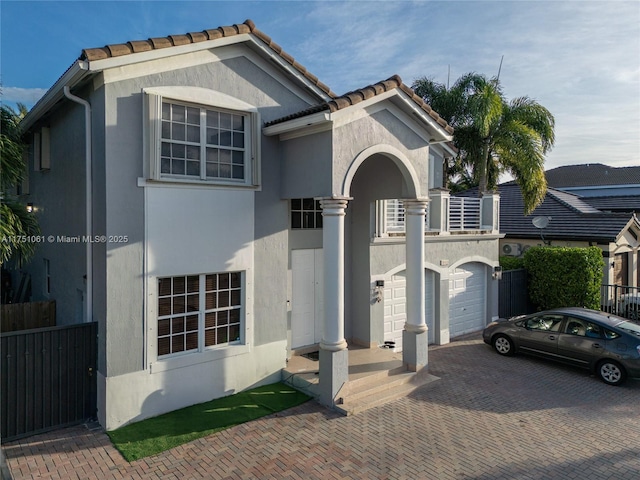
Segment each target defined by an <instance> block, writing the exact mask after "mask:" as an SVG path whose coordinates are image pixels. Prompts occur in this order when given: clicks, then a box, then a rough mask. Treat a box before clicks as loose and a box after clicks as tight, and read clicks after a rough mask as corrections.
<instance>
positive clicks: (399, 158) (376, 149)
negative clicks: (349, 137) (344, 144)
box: [341, 144, 421, 198]
mask: <svg viewBox="0 0 640 480" xmlns="http://www.w3.org/2000/svg"><path fill="white" fill-rule="evenodd" d="M376 153H380V154H383V155H385V156H386V157H388V158H390V159H391V160H392V161H393V163H395V164H396V166H397V167H398V168H399V170H400V172H401V173H402V176H403V177H405V178H404V179H405V182H406V183H407V187H408V188H409V192H408V194H409V196H411V197H416V198H419V197H420V193H421V192H420V180H419V177H418V174H417V172H416V170H415V168H414V167H413V165H412V164H411V162H410V161H409V159H408V158H407V157H406V156H405V155H404V154H403V153H402V152H401V151H400V150H398V149H397V148H395V147H392V146H391V145H386V144H378V145H372V146H371V147H367V148H365V149H364V150H362V151H361V152H360V153H359V154H358V155H356V157H355V158H354V159H353V161H352V162H351V165H349V168H348V170H347V173H346V174H345V176H344V180H343V182H342V192H341V195H342V196H344V197H350V196H351V195H350V192H351V183H352V182H353V177H354V176H355V174H356V172H357V170H358V168H360V165H362V164H363V163H364V161H365V160H367V159H368V158H369V157H371V156H372V155H375V154H376ZM407 176H408V177H409V178H407Z"/></svg>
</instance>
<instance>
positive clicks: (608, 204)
mask: <svg viewBox="0 0 640 480" xmlns="http://www.w3.org/2000/svg"><path fill="white" fill-rule="evenodd" d="M582 199H583V200H584V201H585V202H586V203H588V204H589V205H591V206H592V207H594V208H597V209H598V210H602V211H607V212H636V213H638V214H640V195H620V196H615V197H614V196H609V197H582Z"/></svg>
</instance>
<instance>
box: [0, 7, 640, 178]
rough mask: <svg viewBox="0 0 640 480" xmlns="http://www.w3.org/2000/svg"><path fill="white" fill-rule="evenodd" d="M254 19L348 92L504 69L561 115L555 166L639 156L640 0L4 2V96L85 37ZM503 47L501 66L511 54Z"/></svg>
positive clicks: (622, 162)
mask: <svg viewBox="0 0 640 480" xmlns="http://www.w3.org/2000/svg"><path fill="white" fill-rule="evenodd" d="M248 18H250V19H252V20H253V21H254V22H255V24H256V26H257V27H258V28H259V29H260V30H262V31H263V32H265V33H266V34H267V35H269V36H271V37H272V39H273V40H274V41H275V42H276V43H278V44H280V45H281V46H282V47H283V49H284V50H285V51H286V52H287V53H289V54H290V55H292V56H293V57H294V58H295V59H296V60H297V61H298V62H300V63H301V64H302V65H304V66H305V67H306V68H307V69H308V70H309V71H310V72H312V73H313V74H315V75H316V76H318V78H319V79H320V80H321V81H322V82H324V83H325V84H327V85H329V86H330V87H331V89H332V90H333V91H334V92H336V93H338V94H341V93H346V92H348V91H351V90H354V89H357V88H361V87H364V86H366V85H369V84H371V83H375V82H378V81H380V80H384V79H386V78H388V77H390V76H392V75H394V74H398V75H400V77H401V78H402V80H403V82H404V83H405V84H407V85H411V84H412V83H413V82H414V81H415V80H416V79H418V78H421V77H428V78H431V79H433V80H435V81H437V82H440V83H443V84H447V82H450V83H453V82H454V81H455V80H456V79H457V78H459V77H460V76H462V75H463V74H465V73H468V72H477V73H482V74H485V75H487V76H488V77H493V76H495V75H497V74H498V70H499V69H500V82H501V84H502V86H503V90H504V93H505V95H506V96H507V98H508V99H513V98H516V97H520V96H528V97H530V98H533V99H535V100H536V101H538V102H539V103H540V104H542V105H543V106H545V107H546V108H547V109H548V110H549V111H551V113H552V114H553V115H554V117H555V120H556V130H555V133H556V144H555V147H554V148H553V150H551V152H549V153H548V154H547V159H546V162H545V166H546V168H547V169H550V168H555V167H558V166H562V165H572V164H581V163H605V164H607V165H610V166H614V167H623V166H640V1H638V0H632V1H621V0H613V1H589V0H579V1H578V0H576V1H568V0H563V1H550V0H533V1H520V0H518V1H515V0H512V1H484V0H475V1H474V0H467V1H426V0H418V1H397V0H387V1H381V0H379V1H375V0H368V1H359V0H350V1H306V0H298V1H296V0H290V1H275V0H274V1H270V0H262V1H157V0H156V1H87V0H85V1H82V2H74V1H40V2H36V1H10V0H2V1H1V2H0V86H1V101H2V102H3V104H5V105H8V106H12V107H14V106H15V102H22V103H25V104H26V105H27V106H28V107H29V108H30V107H32V106H33V105H34V104H35V102H36V101H37V99H38V98H40V96H42V95H43V94H44V93H45V92H46V91H47V90H48V89H49V88H50V87H51V86H52V85H53V84H54V83H55V81H56V80H57V79H58V78H59V77H60V76H61V75H62V74H63V73H64V72H65V70H66V69H67V68H68V67H69V66H70V65H71V64H72V63H73V62H74V61H75V60H76V59H77V58H78V57H79V56H80V54H81V51H82V49H83V48H93V47H102V46H104V45H106V44H114V43H125V42H127V41H129V40H140V39H146V38H150V37H161V36H167V35H172V34H182V33H187V32H197V31H202V30H205V29H211V28H216V27H218V26H221V25H232V24H234V23H241V22H243V21H245V20H246V19H248ZM501 59H502V66H501V67H500V64H501Z"/></svg>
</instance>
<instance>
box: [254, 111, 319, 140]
mask: <svg viewBox="0 0 640 480" xmlns="http://www.w3.org/2000/svg"><path fill="white" fill-rule="evenodd" d="M324 124H326V125H324ZM307 127H309V129H311V128H313V127H315V128H316V129H317V130H313V131H309V132H307V130H304V131H301V132H297V130H300V129H305V128H307ZM330 129H331V116H330V114H329V113H327V112H326V111H322V112H318V113H314V114H312V115H305V116H304V117H299V118H294V119H292V120H287V121H286V122H281V123H276V124H275V125H269V126H268V127H264V128H263V129H262V133H263V134H264V135H266V136H267V137H271V136H274V135H281V137H280V139H281V140H288V139H290V138H296V137H302V136H304V135H308V134H310V133H315V132H316V131H322V130H330ZM286 134H290V135H289V136H287V137H286V138H285V135H286Z"/></svg>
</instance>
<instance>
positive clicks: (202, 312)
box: [155, 271, 247, 361]
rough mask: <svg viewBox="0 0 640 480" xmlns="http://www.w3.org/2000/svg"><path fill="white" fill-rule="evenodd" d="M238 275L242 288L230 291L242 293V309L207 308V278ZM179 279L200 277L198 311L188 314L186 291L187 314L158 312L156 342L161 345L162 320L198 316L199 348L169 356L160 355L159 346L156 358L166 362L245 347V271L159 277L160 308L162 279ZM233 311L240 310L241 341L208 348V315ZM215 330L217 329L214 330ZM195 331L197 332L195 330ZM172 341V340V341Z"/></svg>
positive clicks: (236, 340) (231, 307) (169, 354)
mask: <svg viewBox="0 0 640 480" xmlns="http://www.w3.org/2000/svg"><path fill="white" fill-rule="evenodd" d="M234 273H235V274H238V275H239V276H240V286H239V288H229V291H232V290H238V289H239V291H240V308H239V309H236V308H233V307H234V306H225V307H214V308H207V305H206V293H207V292H208V291H207V288H206V278H207V276H209V275H225V274H234ZM179 277H198V296H199V297H198V311H197V312H196V311H193V312H192V313H191V314H190V313H189V312H187V308H186V305H187V300H186V296H187V293H186V290H185V294H184V295H185V312H183V313H175V314H173V313H172V314H169V315H163V316H161V315H160V311H157V316H156V323H157V330H156V335H155V342H157V344H158V345H159V343H160V342H159V339H160V337H161V335H160V327H159V323H160V321H162V320H171V319H173V318H179V317H186V316H189V315H192V316H197V317H198V329H197V333H198V347H197V349H191V350H183V351H180V352H175V353H167V354H160V353H159V351H158V350H159V346H158V350H157V351H156V357H157V359H158V361H164V360H169V359H173V358H176V357H182V356H187V355H195V354H198V353H203V352H207V351H214V350H220V349H225V348H228V347H230V346H237V345H244V344H245V343H246V333H245V330H246V328H247V324H246V321H247V320H246V299H247V295H246V275H245V272H243V271H234V272H214V273H203V274H184V275H166V276H164V275H162V276H158V277H156V278H155V283H156V285H158V289H157V291H156V299H155V302H156V305H157V306H158V308H159V305H158V303H159V301H160V291H159V283H160V279H162V278H171V279H172V280H173V279H174V278H179ZM215 291H216V292H220V290H219V286H218V289H216V290H215ZM211 292H212V291H209V293H211ZM179 295H181V294H178V295H173V294H172V295H171V296H169V297H167V296H164V297H163V298H173V297H177V296H179ZM231 310H238V311H239V317H240V318H239V327H238V330H239V339H234V340H232V341H227V342H225V343H219V344H214V345H209V346H206V345H205V343H206V342H205V335H206V331H207V330H210V329H211V328H209V329H208V328H207V327H206V325H205V321H206V316H207V314H210V313H217V312H223V311H231ZM213 329H214V330H215V327H214V328H213ZM194 331H195V330H194ZM165 336H166V335H163V336H162V337H165ZM172 336H173V335H171V334H170V335H169V338H170V339H171V338H172ZM170 341H171V340H170Z"/></svg>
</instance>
